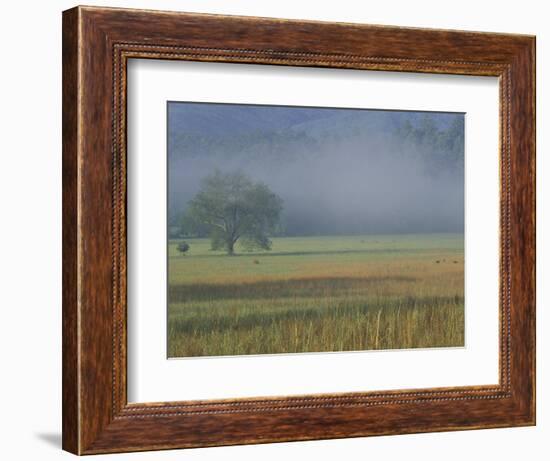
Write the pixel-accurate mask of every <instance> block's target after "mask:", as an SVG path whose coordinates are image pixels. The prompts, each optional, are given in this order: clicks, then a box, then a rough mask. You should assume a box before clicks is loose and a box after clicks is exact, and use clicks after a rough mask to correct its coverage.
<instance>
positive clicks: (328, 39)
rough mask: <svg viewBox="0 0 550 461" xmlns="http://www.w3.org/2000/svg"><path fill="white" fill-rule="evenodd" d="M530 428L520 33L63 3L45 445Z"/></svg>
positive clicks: (94, 447) (527, 205)
mask: <svg viewBox="0 0 550 461" xmlns="http://www.w3.org/2000/svg"><path fill="white" fill-rule="evenodd" d="M533 424H535V39H534V37H532V36H523V35H511V34H495V33H480V32H463V31H443V30H429V29H412V28H399V27H387V26H373V25H358V24H337V23H322V22H306V21H290V20H280V19H267V18H251V17H237V16H234V17H233V16H229V17H228V16H216V15H201V14H187V13H175V12H160V11H143V10H126V9H111V8H95V7H76V8H73V9H71V10H68V11H65V12H64V13H63V448H64V449H65V450H67V451H70V452H72V453H75V454H94V453H110V452H125V451H140V450H157V449H168V448H184V447H206V446H214V445H232V444H245V443H266V442H277V441H290V440H311V439H326V438H337V437H359V436H371V435H383V434H405V433H413V432H430V431H443V430H464V429H480V428H492V427H510V426H526V425H533Z"/></svg>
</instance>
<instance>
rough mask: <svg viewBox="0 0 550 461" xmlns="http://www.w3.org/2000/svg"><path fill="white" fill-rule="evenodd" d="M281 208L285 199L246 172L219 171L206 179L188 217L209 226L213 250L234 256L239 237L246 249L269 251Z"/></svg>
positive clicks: (197, 223) (191, 220)
mask: <svg viewBox="0 0 550 461" xmlns="http://www.w3.org/2000/svg"><path fill="white" fill-rule="evenodd" d="M282 208H283V201H282V199H281V198H280V197H279V196H277V195H276V194H275V193H273V192H272V191H271V190H270V189H269V188H268V187H267V186H266V185H265V184H263V183H261V182H253V181H252V180H251V179H250V178H249V177H248V176H246V175H244V174H243V173H221V172H219V171H216V172H215V173H214V174H212V175H210V176H207V177H206V178H204V179H203V181H202V184H201V187H200V190H199V192H198V193H197V195H195V197H194V198H193V199H192V200H191V201H190V202H189V208H188V211H187V214H186V219H187V221H188V222H192V223H194V225H195V227H203V228H204V227H206V228H207V229H208V234H209V237H210V240H211V245H212V249H215V250H221V249H223V250H225V251H226V252H227V254H229V255H232V254H234V252H235V244H236V243H237V241H239V240H240V243H241V245H243V246H244V247H245V248H246V249H254V248H261V249H264V250H270V249H271V240H270V238H269V236H270V235H271V234H272V233H273V232H274V231H275V230H276V229H277V226H278V225H279V220H280V214H281V211H282Z"/></svg>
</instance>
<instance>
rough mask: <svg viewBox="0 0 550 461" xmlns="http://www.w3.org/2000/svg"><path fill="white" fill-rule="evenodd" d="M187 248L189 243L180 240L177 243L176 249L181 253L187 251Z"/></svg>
mask: <svg viewBox="0 0 550 461" xmlns="http://www.w3.org/2000/svg"><path fill="white" fill-rule="evenodd" d="M189 248H190V247H189V244H188V243H187V242H181V243H179V244H178V251H179V252H180V253H183V254H185V253H187V252H188V251H189Z"/></svg>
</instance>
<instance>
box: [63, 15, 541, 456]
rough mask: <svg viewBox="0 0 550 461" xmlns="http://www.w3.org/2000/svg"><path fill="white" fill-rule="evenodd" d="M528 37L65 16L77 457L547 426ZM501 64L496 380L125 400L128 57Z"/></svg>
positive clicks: (71, 406)
mask: <svg viewBox="0 0 550 461" xmlns="http://www.w3.org/2000/svg"><path fill="white" fill-rule="evenodd" d="M534 49H535V40H534V38H533V37H529V36H518V35H506V34H486V33H474V32H457V31H443V30H421V29H407V28H397V27H385V26H367V25H355V24H353V25H352V24H332V23H319V22H306V21H286V20H277V19H265V18H246V17H222V16H214V15H197V14H184V13H169V12H154V11H138V10H120V9H108V8H92V7H78V8H75V9H72V10H69V11H66V12H64V15H63V80H64V83H63V85H64V88H63V405H64V406H63V447H64V449H66V450H68V451H71V452H73V453H78V454H89V453H105V452H119V451H130V450H135V451H138V450H149V449H166V448H178V447H196V446H211V445H231V444H239V443H265V442H274V441H285V440H310V439H322V438H333V437H356V436H368V435H379V434H402V433H410V432H429V431H440V430H462V429H474V428H485V427H505V426H521V425H530V424H534V421H535V406H534V405H535V214H534V213H535V187H534V185H535V132H534V129H535V128H534V127H535V125H534V118H535V108H534V92H535V82H534V75H535V72H534V66H535V61H534V56H535V54H534ZM133 58H144V59H175V60H194V61H220V62H233V63H235V62H240V63H253V64H257V65H265V64H271V65H292V66H315V67H340V68H351V69H366V70H386V71H388V70H391V71H410V72H433V73H451V74H462V75H492V76H498V77H499V78H500V102H501V111H500V112H501V115H500V127H501V142H500V150H501V152H500V159H501V280H500V282H501V287H500V292H501V297H500V305H501V306H500V312H501V314H500V354H499V356H500V357H499V364H500V382H499V384H498V385H497V386H476V387H457V388H447V389H418V390H415V391H392V392H387V391H380V392H367V393H350V394H333V395H314V396H296V397H269V398H251V399H237V400H231V399H227V400H217V401H193V402H161V403H151V404H128V402H127V399H126V309H127V305H126V216H125V210H126V145H125V144H126V63H127V61H128V59H133Z"/></svg>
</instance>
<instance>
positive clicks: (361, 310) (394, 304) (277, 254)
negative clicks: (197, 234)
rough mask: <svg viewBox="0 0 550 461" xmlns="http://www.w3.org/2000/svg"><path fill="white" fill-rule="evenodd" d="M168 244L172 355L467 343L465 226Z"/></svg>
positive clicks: (456, 344)
mask: <svg viewBox="0 0 550 461" xmlns="http://www.w3.org/2000/svg"><path fill="white" fill-rule="evenodd" d="M185 241H186V242H187V243H188V244H189V245H190V248H189V250H188V251H187V252H186V253H185V254H182V253H180V252H178V250H177V245H178V243H180V240H170V241H169V243H168V277H169V286H168V356H169V357H196V356H224V355H247V354H277V353H299V352H328V351H358V350H373V349H403V348H427V347H457V346H463V345H464V236H463V234H429V235H426V234H422V235H378V236H376V235H368V236H357V235H355V236H334V237H326V236H323V237H284V238H274V239H273V245H272V250H271V251H257V252H246V251H245V250H244V249H243V248H241V247H239V245H238V244H237V246H236V249H235V251H236V253H235V255H233V256H228V255H227V254H226V253H225V252H223V251H212V250H211V249H210V241H209V240H208V239H196V238H192V239H185Z"/></svg>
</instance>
